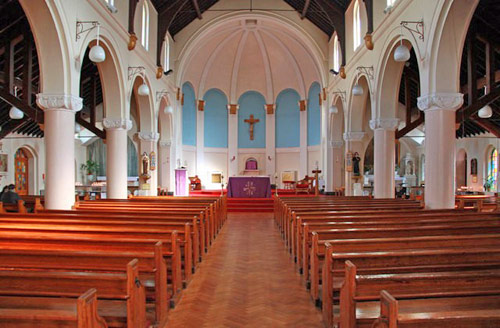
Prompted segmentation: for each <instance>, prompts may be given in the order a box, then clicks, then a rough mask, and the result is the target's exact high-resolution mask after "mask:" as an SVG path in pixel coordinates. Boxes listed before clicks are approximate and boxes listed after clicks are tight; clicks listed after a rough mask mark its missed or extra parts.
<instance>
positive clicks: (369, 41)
mask: <svg viewBox="0 0 500 328" xmlns="http://www.w3.org/2000/svg"><path fill="white" fill-rule="evenodd" d="M364 39H365V46H366V49H368V50H373V46H374V45H373V39H372V35H371V34H370V33H366V35H365V37H364Z"/></svg>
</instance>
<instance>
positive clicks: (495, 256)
mask: <svg viewBox="0 0 500 328" xmlns="http://www.w3.org/2000/svg"><path fill="white" fill-rule="evenodd" d="M330 250H331V246H330ZM347 260H350V261H351V262H352V263H354V264H356V266H357V268H358V272H359V273H360V274H377V273H385V274H395V273H412V272H413V273H416V272H440V271H441V272H446V271H463V270H465V269H467V270H484V269H490V268H492V267H493V268H499V267H500V248H496V247H492V248H487V247H481V248H467V249H463V248H451V249H431V250H418V249H417V250H415V249H412V250H402V251H390V252H389V251H387V252H384V251H382V252H376V251H374V252H356V253H338V254H335V253H334V254H332V252H331V251H329V252H328V253H327V256H326V259H325V261H324V265H325V267H324V268H323V284H322V289H323V290H322V295H323V299H322V312H323V319H324V321H325V323H327V326H328V327H332V325H333V304H334V291H338V290H339V289H340V286H341V285H342V283H343V279H344V266H345V261H347ZM328 265H330V266H328Z"/></svg>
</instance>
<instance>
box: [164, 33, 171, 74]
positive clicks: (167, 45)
mask: <svg viewBox="0 0 500 328" xmlns="http://www.w3.org/2000/svg"><path fill="white" fill-rule="evenodd" d="M169 69H170V42H169V40H168V36H167V37H166V38H165V42H164V49H163V71H164V72H166V71H168V70H169Z"/></svg>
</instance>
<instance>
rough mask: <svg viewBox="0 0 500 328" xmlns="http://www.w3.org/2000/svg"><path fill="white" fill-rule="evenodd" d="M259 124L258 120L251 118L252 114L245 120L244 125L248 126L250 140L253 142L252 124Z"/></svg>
mask: <svg viewBox="0 0 500 328" xmlns="http://www.w3.org/2000/svg"><path fill="white" fill-rule="evenodd" d="M259 122H260V120H259V119H255V118H254V117H253V114H250V118H247V119H246V120H245V123H248V124H250V140H253V128H254V124H255V123H259Z"/></svg>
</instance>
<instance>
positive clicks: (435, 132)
mask: <svg viewBox="0 0 500 328" xmlns="http://www.w3.org/2000/svg"><path fill="white" fill-rule="evenodd" d="M462 104H463V95H462V94H460V93H432V94H428V95H424V96H422V97H419V98H418V108H419V109H420V110H422V111H424V113H425V205H426V207H427V208H430V209H445V208H454V207H455V133H456V129H455V116H456V113H455V112H456V110H457V109H458V108H460V107H461V106H462Z"/></svg>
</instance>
